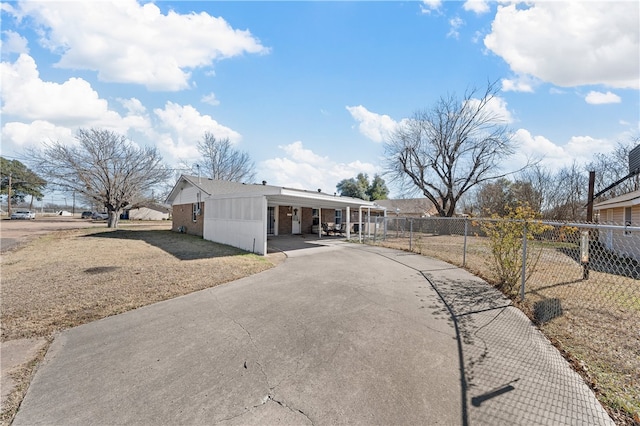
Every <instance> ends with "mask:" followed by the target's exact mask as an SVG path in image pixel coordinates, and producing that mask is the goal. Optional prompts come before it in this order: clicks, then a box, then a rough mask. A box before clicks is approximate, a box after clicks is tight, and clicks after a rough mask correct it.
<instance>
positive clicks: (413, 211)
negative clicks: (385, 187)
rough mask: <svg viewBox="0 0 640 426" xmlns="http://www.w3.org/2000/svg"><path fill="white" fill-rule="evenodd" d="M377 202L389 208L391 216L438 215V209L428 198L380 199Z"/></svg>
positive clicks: (388, 211)
mask: <svg viewBox="0 0 640 426" xmlns="http://www.w3.org/2000/svg"><path fill="white" fill-rule="evenodd" d="M377 203H378V204H379V205H380V206H382V207H385V208H386V209H387V214H388V215H389V216H393V215H397V216H398V217H431V216H438V209H436V207H435V206H434V205H433V203H432V202H431V201H430V200H429V199H428V198H397V199H389V200H378V201H377Z"/></svg>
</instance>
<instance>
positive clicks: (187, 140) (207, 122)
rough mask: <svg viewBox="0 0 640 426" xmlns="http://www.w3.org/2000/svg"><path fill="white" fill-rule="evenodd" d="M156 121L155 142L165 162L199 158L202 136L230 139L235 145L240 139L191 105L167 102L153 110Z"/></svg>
mask: <svg viewBox="0 0 640 426" xmlns="http://www.w3.org/2000/svg"><path fill="white" fill-rule="evenodd" d="M153 112H154V114H155V116H156V117H157V118H158V119H159V126H160V127H159V130H157V136H156V138H157V140H158V141H159V147H160V150H161V152H162V153H163V154H164V156H165V157H166V158H172V159H176V160H177V159H182V160H190V159H194V158H198V157H199V154H198V150H197V144H198V141H200V140H201V139H202V136H203V135H204V132H211V133H213V134H214V135H215V136H216V138H219V139H224V138H229V140H230V141H231V142H234V143H238V142H239V141H240V139H241V138H242V136H241V135H240V133H238V132H236V131H235V130H233V129H230V128H229V127H226V126H224V125H222V124H220V123H218V122H217V121H216V120H214V119H213V118H212V117H211V116H209V115H202V114H200V112H199V111H198V110H196V109H195V108H194V107H192V106H191V105H185V106H182V105H179V104H176V103H173V102H167V103H166V104H165V107H164V108H156V109H154V110H153Z"/></svg>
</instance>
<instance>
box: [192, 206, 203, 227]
mask: <svg viewBox="0 0 640 426" xmlns="http://www.w3.org/2000/svg"><path fill="white" fill-rule="evenodd" d="M191 206H192V209H191V216H192V220H193V221H194V222H197V221H198V216H200V215H201V214H202V211H201V210H200V203H193V204H192V205H191Z"/></svg>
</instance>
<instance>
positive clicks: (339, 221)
mask: <svg viewBox="0 0 640 426" xmlns="http://www.w3.org/2000/svg"><path fill="white" fill-rule="evenodd" d="M340 224H342V210H336V225H340Z"/></svg>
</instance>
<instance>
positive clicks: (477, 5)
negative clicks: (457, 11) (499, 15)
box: [463, 0, 490, 15]
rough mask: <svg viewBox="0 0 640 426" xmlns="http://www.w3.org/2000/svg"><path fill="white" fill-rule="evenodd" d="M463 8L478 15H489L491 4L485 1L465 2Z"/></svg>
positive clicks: (468, 0) (470, 0)
mask: <svg viewBox="0 0 640 426" xmlns="http://www.w3.org/2000/svg"><path fill="white" fill-rule="evenodd" d="M463 8H464V10H467V11H471V12H474V13H475V14H476V15H481V14H483V13H487V12H488V11H489V10H490V7H489V2H488V1H485V0H467V1H466V2H464V5H463Z"/></svg>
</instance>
